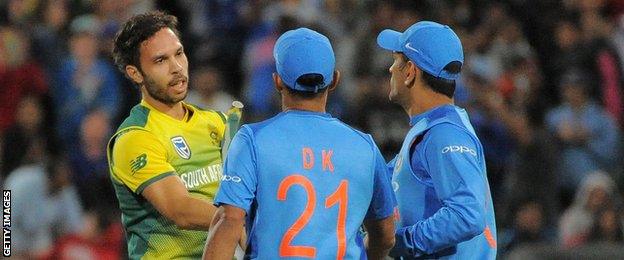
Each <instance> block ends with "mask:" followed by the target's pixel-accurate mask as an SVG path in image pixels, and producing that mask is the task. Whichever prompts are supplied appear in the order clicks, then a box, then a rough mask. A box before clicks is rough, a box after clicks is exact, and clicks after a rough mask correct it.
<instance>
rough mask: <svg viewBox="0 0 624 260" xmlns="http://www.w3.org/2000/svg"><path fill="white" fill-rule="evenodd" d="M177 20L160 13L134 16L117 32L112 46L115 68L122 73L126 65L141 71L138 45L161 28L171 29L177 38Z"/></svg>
mask: <svg viewBox="0 0 624 260" xmlns="http://www.w3.org/2000/svg"><path fill="white" fill-rule="evenodd" d="M177 26H178V19H177V18H176V17H175V16H173V15H168V14H165V13H163V12H161V11H155V12H149V13H145V14H139V15H135V16H133V17H132V18H130V20H128V21H127V22H126V23H125V24H124V25H123V28H122V29H121V30H120V31H119V32H117V35H116V36H115V43H114V46H113V59H114V60H115V64H116V65H117V68H118V69H119V70H121V72H123V73H124V75H125V71H126V66H127V65H133V66H136V67H137V68H138V69H139V70H141V67H140V62H139V57H140V52H139V49H140V45H141V43H142V42H144V41H145V40H147V39H149V38H150V37H152V36H153V35H154V34H155V33H156V32H158V31H159V30H160V29H162V28H169V29H171V30H172V31H173V32H174V33H175V35H176V36H178V38H180V32H178V29H177Z"/></svg>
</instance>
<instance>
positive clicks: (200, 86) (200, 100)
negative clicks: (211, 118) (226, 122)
mask: <svg viewBox="0 0 624 260" xmlns="http://www.w3.org/2000/svg"><path fill="white" fill-rule="evenodd" d="M191 77H192V79H191V84H192V87H191V88H190V89H191V90H190V91H189V94H188V97H187V98H186V102H188V103H191V104H193V105H197V106H199V107H201V108H203V109H212V110H217V111H221V112H227V111H228V109H230V107H231V106H232V101H234V98H233V97H232V96H230V95H229V94H228V93H226V92H225V91H223V78H222V74H221V71H219V70H218V69H217V68H215V67H212V66H203V67H200V68H198V69H196V70H194V71H193V72H191Z"/></svg>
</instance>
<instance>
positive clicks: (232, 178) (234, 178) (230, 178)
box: [221, 175, 241, 183]
mask: <svg viewBox="0 0 624 260" xmlns="http://www.w3.org/2000/svg"><path fill="white" fill-rule="evenodd" d="M221 181H233V182H236V183H239V182H241V178H240V177H238V176H231V175H223V177H221Z"/></svg>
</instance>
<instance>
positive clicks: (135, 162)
mask: <svg viewBox="0 0 624 260" xmlns="http://www.w3.org/2000/svg"><path fill="white" fill-rule="evenodd" d="M183 105H184V106H185V108H186V111H187V113H186V115H185V118H184V119H183V120H176V119H174V118H172V117H170V116H168V115H166V114H164V113H162V112H159V111H158V110H156V109H154V108H153V107H152V106H150V105H149V104H147V103H146V102H145V101H141V103H140V104H139V105H136V106H135V107H134V108H132V110H131V111H130V115H129V116H128V118H126V120H125V121H124V122H123V123H122V124H121V126H120V127H119V129H118V130H117V132H116V133H115V134H114V135H113V137H112V138H111V140H110V142H109V144H108V162H109V168H110V173H111V179H112V182H113V186H114V187H115V192H116V194H117V199H118V200H119V207H120V209H121V213H122V222H123V225H124V228H125V230H126V238H127V240H128V254H129V257H130V259H139V258H142V259H174V258H200V257H201V255H202V251H203V248H204V244H205V241H206V237H207V232H205V231H192V230H182V229H179V228H177V227H176V226H175V224H174V223H173V222H172V221H170V220H169V219H167V218H165V217H164V216H163V215H161V214H160V213H159V212H158V211H157V210H156V209H155V208H154V206H153V205H151V204H150V203H149V202H148V201H147V200H146V199H145V198H144V197H143V196H141V192H143V190H144V189H145V188H146V187H147V186H149V185H150V184H152V183H154V182H156V181H158V180H160V179H162V178H164V177H167V176H170V175H178V176H180V178H181V179H182V181H183V182H184V185H185V186H186V188H187V190H188V191H189V193H190V194H191V195H193V196H196V197H198V198H203V199H206V200H210V201H212V200H213V199H214V196H215V194H216V192H217V189H218V187H219V182H220V180H221V167H222V165H221V164H222V160H221V145H220V143H221V140H222V138H223V134H224V131H225V116H224V115H223V114H222V113H220V112H215V111H205V110H201V109H198V108H197V107H194V106H192V105H189V104H186V103H183Z"/></svg>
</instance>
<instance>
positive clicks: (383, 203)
mask: <svg viewBox="0 0 624 260" xmlns="http://www.w3.org/2000/svg"><path fill="white" fill-rule="evenodd" d="M373 146H374V147H375V165H374V169H375V173H374V174H375V178H374V180H373V181H374V183H373V199H372V201H371V204H370V206H369V207H368V212H366V219H383V218H387V217H389V216H391V215H392V213H393V210H394V207H395V206H396V198H395V197H394V191H393V190H392V185H391V184H390V178H389V176H390V175H389V174H388V168H387V166H386V161H385V160H384V158H383V156H382V155H381V152H380V151H379V148H377V146H376V145H374V143H373Z"/></svg>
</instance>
